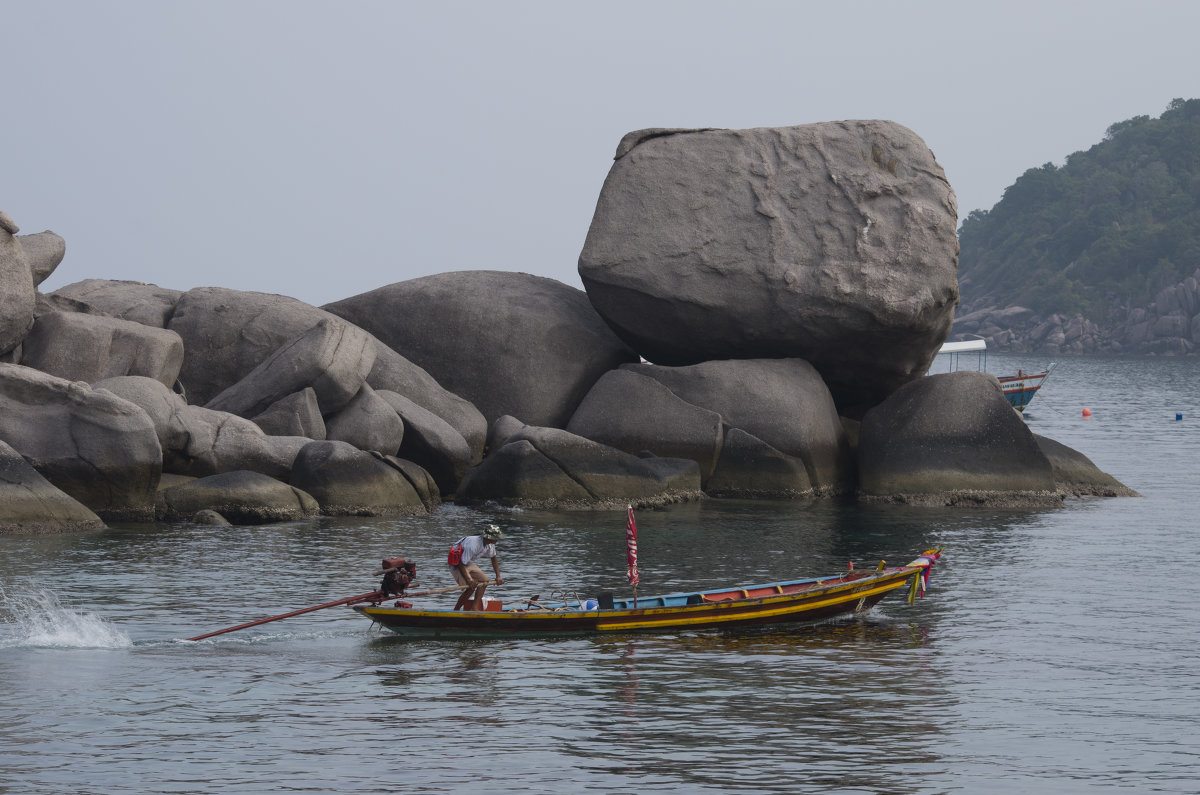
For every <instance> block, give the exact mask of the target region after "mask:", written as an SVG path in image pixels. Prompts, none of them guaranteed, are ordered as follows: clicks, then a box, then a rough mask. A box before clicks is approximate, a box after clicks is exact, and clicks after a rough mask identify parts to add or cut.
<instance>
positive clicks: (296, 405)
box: [250, 386, 325, 440]
mask: <svg viewBox="0 0 1200 795" xmlns="http://www.w3.org/2000/svg"><path fill="white" fill-rule="evenodd" d="M250 419H251V421H252V422H253V423H254V424H255V425H257V426H258V427H260V428H262V430H263V433H265V434H267V435H268V436H306V437H308V438H309V439H317V440H320V439H324V438H325V420H324V418H323V417H321V406H320V405H319V404H318V403H317V393H316V392H314V391H313V388H312V387H310V386H306V387H304V389H301V390H300V391H299V392H293V393H292V394H290V395H288V396H287V397H283V398H280V399H279V400H277V401H275V402H274V403H272V404H271V405H270V406H268V407H267V410H266V411H264V412H263V413H262V414H259V415H257V416H255V417H251V418H250Z"/></svg>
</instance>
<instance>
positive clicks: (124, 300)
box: [50, 279, 183, 328]
mask: <svg viewBox="0 0 1200 795" xmlns="http://www.w3.org/2000/svg"><path fill="white" fill-rule="evenodd" d="M50 295H51V297H55V298H61V299H69V300H71V301H74V302H77V303H78V304H79V305H81V306H82V307H88V308H89V309H90V311H91V312H93V313H96V314H104V315H109V316H110V317H119V318H121V319H122V320H130V321H133V322H134V323H141V324H142V325H143V326H153V327H154V328H166V326H167V321H168V320H169V319H170V317H171V314H172V313H173V312H174V311H175V303H176V302H177V301H178V300H179V297H180V296H181V295H183V292H182V291H181V290H170V289H167V288H165V287H159V286H158V285H156V284H146V283H144V282H135V281H126V280H118V279H84V280H83V281H78V282H72V283H71V284H68V285H66V286H65V287H59V288H58V289H57V290H55V291H54V292H53V293H51V294H50Z"/></svg>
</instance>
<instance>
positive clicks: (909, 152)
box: [579, 121, 958, 412]
mask: <svg viewBox="0 0 1200 795" xmlns="http://www.w3.org/2000/svg"><path fill="white" fill-rule="evenodd" d="M957 226H958V216H957V203H956V201H955V197H954V191H953V190H952V189H951V187H950V184H949V182H947V180H946V177H945V174H944V173H943V171H942V168H941V166H939V165H938V163H937V161H936V160H935V159H934V157H933V153H932V152H930V151H929V148H928V147H927V146H926V145H925V143H924V142H923V141H922V140H921V139H920V138H919V137H918V136H917V135H916V134H914V133H913V132H912V131H911V130H908V129H907V128H905V127H903V126H901V125H899V124H896V123H894V122H887V121H844V122H825V123H821V124H808V125H802V126H797V127H776V128H763V129H751V130H711V129H707V130H641V131H638V132H634V133H630V134H628V135H627V136H625V138H624V139H623V140H622V141H621V144H620V146H619V147H618V149H617V156H616V160H615V162H614V163H613V166H612V169H611V170H610V171H609V174H608V178H607V179H606V180H605V182H604V187H603V189H602V190H601V193H600V198H599V201H598V202H597V204H596V211H595V215H594V217H593V219H592V224H591V228H590V229H589V230H588V235H587V240H586V241H585V243H584V246H583V251H582V253H581V254H580V257H579V275H580V278H581V279H582V280H583V284H584V288H585V289H586V290H587V294H588V298H590V299H591V302H592V305H593V306H595V308H596V311H597V312H598V313H599V314H600V316H601V317H603V318H604V319H605V321H607V323H608V324H609V326H611V327H612V329H613V330H614V331H616V333H617V335H618V336H619V337H620V338H621V339H622V340H624V341H625V342H626V343H627V344H628V345H629V346H630V347H631V348H633V349H634V350H635V351H637V352H638V353H640V354H641V355H642V356H644V357H646V358H647V359H649V360H650V361H652V362H655V363H656V364H664V365H688V364H696V363H698V362H703V361H709V360H717V359H739V358H776V357H789V358H792V357H794V358H801V359H805V360H807V361H809V362H811V363H812V364H813V366H815V367H816V368H817V370H818V371H819V372H820V373H821V375H822V376H823V377H824V378H825V381H826V383H828V385H829V388H830V390H831V391H832V393H833V396H834V399H835V401H836V402H837V405H838V406H839V408H841V409H843V412H845V411H846V410H862V409H863V408H865V407H869V406H871V405H874V404H875V403H878V402H879V401H880V400H882V399H883V398H884V397H886V396H887V395H888V394H890V393H891V392H892V391H894V390H895V389H896V388H898V387H899V386H900V385H902V384H904V383H907V382H908V381H911V380H913V379H914V378H917V377H920V376H921V375H923V374H924V373H925V371H926V370H927V369H928V366H929V363H930V362H931V361H932V359H933V356H934V355H935V354H936V353H937V350H938V347H939V346H940V344H941V342H942V340H944V339H945V337H946V334H947V333H948V332H949V329H950V324H951V322H952V319H953V312H954V307H955V304H956V302H957V299H958V281H957V262H958V239H957V237H956V234H955V232H956V228H957Z"/></svg>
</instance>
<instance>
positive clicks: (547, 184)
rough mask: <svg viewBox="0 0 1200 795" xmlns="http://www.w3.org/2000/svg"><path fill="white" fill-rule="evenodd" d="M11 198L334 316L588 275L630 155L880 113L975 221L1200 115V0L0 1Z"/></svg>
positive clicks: (92, 269) (192, 268) (116, 271)
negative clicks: (1114, 130)
mask: <svg viewBox="0 0 1200 795" xmlns="http://www.w3.org/2000/svg"><path fill="white" fill-rule="evenodd" d="M0 19H2V20H3V30H4V35H3V41H2V43H0V74H2V75H3V76H4V84H5V86H6V90H5V100H6V101H5V103H4V104H5V108H4V110H3V111H2V112H0V145H2V147H3V152H4V158H3V159H4V165H3V166H2V167H0V168H2V171H0V174H2V176H0V210H4V211H5V212H7V213H8V215H9V216H10V217H11V218H12V219H13V220H14V221H15V222H16V223H17V224H18V225H19V226H20V227H21V233H22V234H29V233H34V232H40V231H42V230H45V229H50V230H53V231H54V232H56V233H57V234H59V235H61V236H62V237H63V238H64V239H65V240H66V243H67V254H66V257H65V259H64V260H63V262H62V264H61V265H60V266H59V267H58V269H57V271H55V273H54V274H53V275H52V276H51V277H50V278H49V279H48V280H47V281H46V282H44V283H43V284H42V286H41V288H40V289H41V290H42V291H43V292H50V291H52V290H54V289H57V288H58V287H62V286H64V285H66V284H70V283H72V282H76V281H80V280H82V279H89V278H99V279H129V280H134V281H140V282H147V283H152V284H157V285H159V286H161V287H167V288H172V289H177V290H187V289H191V288H193V287H200V286H218V287H228V288H232V289H237V290H255V291H261V292H268V293H280V294H283V295H289V296H292V297H295V298H298V299H300V300H302V301H305V302H308V303H311V304H314V305H318V306H320V305H322V304H326V303H329V302H332V301H336V300H340V299H342V298H346V297H349V296H352V295H357V294H359V293H363V292H366V291H368V290H372V289H375V288H376V287H381V286H384V285H387V284H391V283H394V282H399V281H404V280H407V279H413V278H417V277H420V276H426V275H430V274H435V273H442V272H446V271H458V270H502V271H519V272H524V273H530V274H535V275H539V276H546V277H549V278H553V279H557V280H559V281H561V282H564V283H566V284H569V285H571V286H573V287H577V288H580V289H582V284H581V282H580V280H579V276H578V272H577V270H576V268H577V264H578V258H579V253H580V250H581V249H582V246H583V242H584V238H585V236H586V234H587V230H588V226H589V224H590V223H591V218H592V213H593V211H594V210H595V206H596V199H597V197H598V196H599V192H600V188H601V186H602V184H603V182H604V178H605V176H606V174H607V173H608V170H609V168H610V166H611V164H612V156H613V153H614V151H615V149H616V146H617V143H618V141H620V139H621V137H622V136H623V135H624V134H625V133H627V132H630V131H632V130H638V129H642V128H647V127H724V128H731V129H739V128H749V127H777V126H788V125H795V124H809V123H814V122H822V121H834V120H842V119H888V120H892V121H895V122H898V123H900V124H903V125H905V126H907V127H909V128H910V129H912V130H913V131H914V132H916V133H917V134H918V135H919V136H921V137H922V138H923V139H924V140H925V142H926V143H927V144H928V145H929V147H930V149H931V150H932V151H933V153H934V155H935V156H936V157H937V159H938V162H939V163H940V164H941V165H942V167H943V168H944V169H945V172H946V176H947V178H948V179H949V180H950V184H951V186H952V187H953V188H954V190H955V192H956V194H957V197H958V204H959V217H960V219H961V218H964V217H966V215H967V214H968V213H969V212H970V211H971V210H973V209H985V210H986V209H990V208H991V207H993V206H994V205H995V204H996V203H997V202H998V201H999V200H1000V199H1001V197H1002V196H1003V193H1004V189H1005V188H1006V187H1008V186H1009V185H1011V184H1012V182H1013V181H1014V180H1015V179H1016V178H1017V177H1018V176H1020V175H1021V174H1022V173H1023V172H1024V171H1025V170H1026V169H1028V168H1033V167H1037V166H1040V165H1042V164H1043V163H1047V162H1052V163H1055V164H1057V165H1061V164H1062V163H1063V161H1064V159H1065V158H1066V156H1067V155H1069V154H1071V153H1072V152H1075V151H1079V150H1084V149H1088V148H1089V147H1091V146H1092V145H1094V144H1096V143H1099V142H1100V141H1101V140H1102V139H1103V137H1104V132H1105V130H1106V129H1107V128H1108V126H1109V125H1110V124H1112V123H1114V122H1117V121H1123V120H1125V119H1128V118H1131V117H1133V116H1140V115H1149V116H1151V117H1157V116H1159V115H1161V113H1162V112H1163V111H1164V110H1165V109H1166V107H1167V105H1168V103H1169V102H1170V101H1171V100H1172V99H1174V98H1176V97H1181V98H1184V99H1192V98H1197V97H1200V67H1198V66H1197V60H1196V56H1195V54H1194V53H1195V36H1196V31H1197V30H1200V2H1193V1H1192V0H1140V1H1138V2H1133V1H1132V0H1130V1H1129V2H1116V1H1115V0H1077V1H1076V2H1063V1H1062V0H1041V1H1040V2H1029V1H1028V0H1006V2H1003V3H974V2H960V1H958V0H956V1H954V2H951V1H949V0H906V1H904V2H901V1H900V0H892V1H890V2H884V1H883V0H878V1H877V2H864V1H863V0H838V1H837V2H829V1H828V0H822V1H821V2H805V1H802V0H793V1H792V2H776V1H774V0H770V1H768V0H736V1H734V2H716V1H715V0H689V1H688V2H682V1H680V0H639V2H626V0H607V1H606V2H603V3H600V2H591V3H583V2H571V1H570V0H554V1H553V2H549V1H543V0H536V1H532V0H531V1H530V2H505V1H504V0H491V1H490V2H453V1H450V0H442V1H441V2H399V1H398V0H391V1H389V2H375V1H372V2H365V1H356V0H338V2H332V1H331V2H315V1H314V0H236V1H232V0H203V2H199V1H197V0H172V1H171V2H162V0H103V1H101V0H36V1H35V0H0Z"/></svg>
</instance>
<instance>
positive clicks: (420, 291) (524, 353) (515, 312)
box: [325, 271, 637, 428]
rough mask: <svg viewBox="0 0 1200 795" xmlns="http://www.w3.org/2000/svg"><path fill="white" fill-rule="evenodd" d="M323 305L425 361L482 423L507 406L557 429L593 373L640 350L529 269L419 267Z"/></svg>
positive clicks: (583, 299) (570, 293)
mask: <svg viewBox="0 0 1200 795" xmlns="http://www.w3.org/2000/svg"><path fill="white" fill-rule="evenodd" d="M325 309H328V310H329V311H330V312H332V313H333V314H335V315H338V316H340V317H343V318H345V319H346V320H349V321H350V322H351V323H354V324H355V325H358V326H361V327H362V328H364V329H366V330H367V331H369V332H371V333H372V334H374V335H375V336H376V337H378V338H379V339H380V340H381V341H382V342H383V343H384V344H385V345H387V346H388V347H390V348H392V349H394V350H396V351H398V352H399V353H401V354H403V355H404V356H406V357H407V358H409V359H411V360H412V361H413V362H415V363H416V364H418V365H420V366H421V367H423V368H424V369H426V370H428V371H429V373H430V374H432V375H433V377H434V378H436V379H437V380H438V383H440V384H442V385H443V386H445V387H446V388H447V389H449V390H450V391H451V392H454V393H455V394H458V395H461V396H463V397H465V398H466V399H467V400H470V401H471V402H472V403H474V404H475V405H476V406H477V407H478V408H479V410H480V411H481V412H482V413H483V416H484V417H485V418H486V419H487V420H488V422H491V421H492V420H494V419H496V418H498V417H500V416H503V415H505V414H511V415H513V416H516V417H520V418H521V419H522V420H524V421H525V422H528V423H531V424H534V425H541V426H549V427H556V428H561V427H563V426H564V425H566V423H567V420H569V419H570V417H571V413H572V412H573V411H574V410H575V407H576V406H577V405H578V404H579V402H580V401H581V400H583V396H584V395H586V394H587V391H588V389H590V388H591V386H592V384H594V383H595V382H596V379H598V378H599V377H600V376H601V375H602V374H604V373H605V372H607V371H608V370H611V369H612V368H614V367H616V366H617V365H619V364H621V363H622V362H632V361H636V359H637V357H636V356H634V354H633V353H632V352H631V351H630V350H629V349H628V348H626V347H625V346H624V345H623V344H622V343H621V341H620V340H618V339H617V338H616V337H615V336H614V335H613V333H612V331H610V330H609V329H608V327H607V326H606V325H605V324H604V322H603V321H602V320H600V318H599V317H598V316H597V315H596V312H595V311H594V310H593V309H592V307H591V304H590V303H589V302H588V299H587V296H586V295H584V294H583V292H581V291H580V290H577V289H575V288H573V287H570V286H568V285H565V284H563V283H562V282H558V281H555V280H553V279H547V278H544V277H541V276H531V275H529V274H527V273H505V272H500V271H459V272H455V273H442V274H437V275H434V276H425V277H422V278H420V279H412V280H410V281H405V282H398V283H396V284H390V285H388V286H386V287H380V288H379V289H376V290H372V291H370V292H367V293H363V294H361V295H356V296H353V297H351V298H347V299H345V300H342V301H338V302H336V303H333V304H329V305H327V306H326V307H325ZM373 385H375V384H374V383H373ZM376 386H377V387H378V385H376ZM384 388H390V387H384ZM392 391H400V390H395V389H393V390H392ZM410 397H411V396H410Z"/></svg>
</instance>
